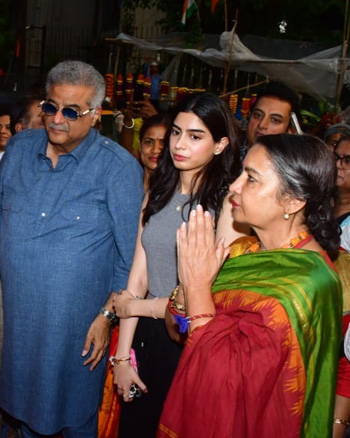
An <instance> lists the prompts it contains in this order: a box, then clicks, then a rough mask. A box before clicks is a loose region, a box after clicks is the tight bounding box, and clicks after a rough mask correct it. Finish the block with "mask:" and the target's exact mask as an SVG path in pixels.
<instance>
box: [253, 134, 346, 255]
mask: <svg viewBox="0 0 350 438" xmlns="http://www.w3.org/2000/svg"><path fill="white" fill-rule="evenodd" d="M257 143H258V144H262V145H263V146H264V147H265V149H266V151H267V153H268V155H269V157H270V159H271V161H272V164H273V166H274V169H275V170H276V172H277V174H278V176H279V180H280V182H281V191H280V195H281V196H283V195H284V194H289V195H291V196H293V197H294V198H296V199H300V200H303V201H305V202H306V204H305V207H304V208H305V211H304V217H305V224H306V226H307V227H308V229H309V231H310V232H311V233H312V235H313V236H314V238H315V239H316V240H317V242H318V243H319V244H320V245H321V246H322V248H324V249H326V250H327V251H333V250H336V249H337V248H338V247H339V244H340V237H339V236H340V228H339V226H338V225H337V223H336V222H335V219H334V216H333V208H334V203H335V197H336V180H337V168H336V164H335V158H334V156H333V154H332V153H331V152H330V150H329V148H328V146H327V145H326V143H324V142H323V141H322V140H320V139H319V138H317V137H314V136H312V135H293V134H278V135H264V136H262V137H259V138H258V139H257Z"/></svg>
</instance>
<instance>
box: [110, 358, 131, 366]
mask: <svg viewBox="0 0 350 438" xmlns="http://www.w3.org/2000/svg"><path fill="white" fill-rule="evenodd" d="M129 360H130V356H129V357H125V358H121V359H117V358H116V357H115V356H111V357H110V358H109V361H110V363H111V364H112V366H116V365H119V364H120V363H121V362H127V361H129Z"/></svg>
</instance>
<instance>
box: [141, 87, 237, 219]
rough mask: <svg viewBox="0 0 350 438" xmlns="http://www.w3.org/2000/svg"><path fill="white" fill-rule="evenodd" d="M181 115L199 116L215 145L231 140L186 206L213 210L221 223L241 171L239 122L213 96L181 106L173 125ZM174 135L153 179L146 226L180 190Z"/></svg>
mask: <svg viewBox="0 0 350 438" xmlns="http://www.w3.org/2000/svg"><path fill="white" fill-rule="evenodd" d="M181 112H184V113H193V114H195V115H196V116H197V117H198V118H199V119H200V120H201V121H202V123H204V125H205V126H206V127H207V128H208V130H209V131H210V133H211V135H212V137H213V140H214V142H219V141H220V140H221V139H222V138H223V137H227V138H228V140H229V143H228V145H227V146H226V147H225V149H224V150H223V152H222V153H221V154H219V155H215V156H214V157H213V158H212V160H211V161H210V162H209V163H208V164H207V165H206V166H204V167H203V169H201V170H200V171H199V172H198V173H197V174H196V176H195V177H194V178H193V180H192V185H191V193H190V199H189V201H188V202H187V203H186V204H189V206H190V208H189V210H191V208H192V207H193V206H194V205H195V204H197V203H200V204H201V205H202V206H203V208H204V210H209V209H211V210H213V211H214V212H215V221H216V222H217V220H218V217H219V214H220V211H221V208H222V203H223V200H224V198H225V196H226V194H227V192H228V187H229V185H230V183H231V182H232V181H233V180H234V179H235V178H236V176H237V174H238V172H239V170H240V160H239V145H238V136H237V128H236V125H235V121H234V118H233V115H232V113H231V111H230V109H229V107H228V105H227V104H226V103H225V102H224V101H222V100H221V99H219V97H217V96H215V95H214V94H210V93H206V94H197V95H192V96H190V97H189V98H188V99H185V100H183V101H182V102H180V103H179V104H178V106H177V107H176V108H175V110H174V112H173V114H172V116H173V117H172V123H171V125H172V124H173V122H174V120H175V119H176V117H177V115H178V114H179V113H181ZM170 134H171V128H170V129H169V130H168V132H167V134H166V137H165V142H164V148H163V150H162V153H161V156H160V160H159V164H158V167H157V168H156V169H155V171H154V172H153V174H152V176H151V180H150V190H149V200H148V203H147V205H146V207H145V210H144V212H143V218H142V222H143V224H145V223H147V221H148V219H149V218H150V216H152V215H153V214H155V213H157V212H158V211H160V210H162V208H163V207H165V205H167V203H168V202H169V201H170V199H171V197H172V196H173V194H174V192H175V190H177V189H178V186H179V181H180V171H179V170H178V169H177V168H176V167H175V166H174V164H173V161H172V159H171V155H170V151H169V138H170ZM197 183H198V184H197Z"/></svg>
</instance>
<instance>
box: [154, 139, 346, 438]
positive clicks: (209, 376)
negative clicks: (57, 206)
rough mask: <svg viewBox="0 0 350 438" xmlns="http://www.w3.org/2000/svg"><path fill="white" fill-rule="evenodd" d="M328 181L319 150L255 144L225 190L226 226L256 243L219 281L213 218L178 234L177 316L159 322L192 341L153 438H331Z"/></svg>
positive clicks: (220, 253)
mask: <svg viewBox="0 0 350 438" xmlns="http://www.w3.org/2000/svg"><path fill="white" fill-rule="evenodd" d="M335 181H336V167H335V163H334V159H333V157H332V154H331V152H330V151H329V150H328V148H327V146H326V144H325V143H323V142H322V141H321V140H319V139H317V138H316V137H311V136H297V135H290V134H279V135H268V136H263V137H260V138H259V140H258V143H257V144H255V145H253V146H252V148H251V149H249V152H248V155H247V157H246V159H245V161H244V168H243V172H242V174H241V175H240V177H239V178H238V179H237V180H236V181H235V182H234V183H233V184H232V185H231V186H230V192H231V195H232V196H231V202H232V208H233V219H234V221H235V222H237V223H245V224H248V225H249V226H251V227H252V228H253V229H254V231H255V233H256V235H257V237H246V238H243V239H238V241H237V242H236V244H234V245H232V247H231V255H232V256H231V257H230V258H229V259H228V260H227V261H226V262H225V264H224V265H223V267H222V269H221V271H220V268H221V266H222V263H223V260H224V259H225V256H226V255H227V252H228V249H225V248H224V245H223V243H222V242H220V243H219V244H218V245H215V243H214V235H213V229H212V224H211V220H210V217H209V214H208V213H203V209H202V208H201V206H198V207H197V210H196V211H195V212H192V213H191V217H190V221H189V224H188V226H187V225H186V224H182V225H181V228H180V230H179V231H178V255H179V259H178V265H179V280H180V288H179V293H178V296H177V297H176V299H177V302H178V304H179V305H180V304H182V305H183V306H184V307H185V312H182V314H180V312H178V311H177V309H174V308H171V311H172V313H175V314H176V315H174V316H173V315H172V314H171V313H169V312H168V314H167V318H170V319H171V320H172V319H173V318H176V320H177V322H178V323H179V324H180V326H177V327H181V328H182V330H186V329H188V331H189V338H188V340H187V342H186V347H185V350H184V353H183V355H182V357H181V361H180V363H179V366H178V369H177V371H176V375H175V378H174V380H173V383H172V386H171V388H170V391H169V394H168V397H167V400H166V403H165V407H164V410H163V413H162V418H161V421H160V426H159V434H158V435H157V436H159V437H160V438H169V437H177V438H193V437H206V438H232V437H235V438H254V437H257V436H259V437H260V438H271V437H284V438H299V437H316V436H319V437H321V436H322V437H329V436H331V431H332V423H333V409H334V396H335V377H336V372H337V357H338V352H339V343H340V325H341V311H342V307H341V303H342V297H341V295H342V292H341V285H340V280H339V277H338V276H337V274H336V273H335V271H334V269H333V267H332V264H331V262H330V261H329V259H328V257H327V254H326V250H334V249H337V248H338V246H339V230H338V226H337V224H336V223H335V221H334V219H333V211H332V210H333V205H334V194H335ZM238 254H243V255H241V256H238V257H233V256H234V255H236V256H237V255H238ZM219 271H220V273H219V275H218V276H217V274H218V272H219Z"/></svg>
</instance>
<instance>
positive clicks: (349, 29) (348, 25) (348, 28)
mask: <svg viewBox="0 0 350 438" xmlns="http://www.w3.org/2000/svg"><path fill="white" fill-rule="evenodd" d="M349 18H350V17H349V0H346V5H345V16H344V30H343V44H342V51H341V59H340V66H339V68H340V71H339V73H338V78H337V86H336V98H335V110H336V111H337V110H338V107H339V103H340V98H341V93H342V89H343V83H344V73H345V70H346V56H347V52H348V42H349V35H350V20H349Z"/></svg>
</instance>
